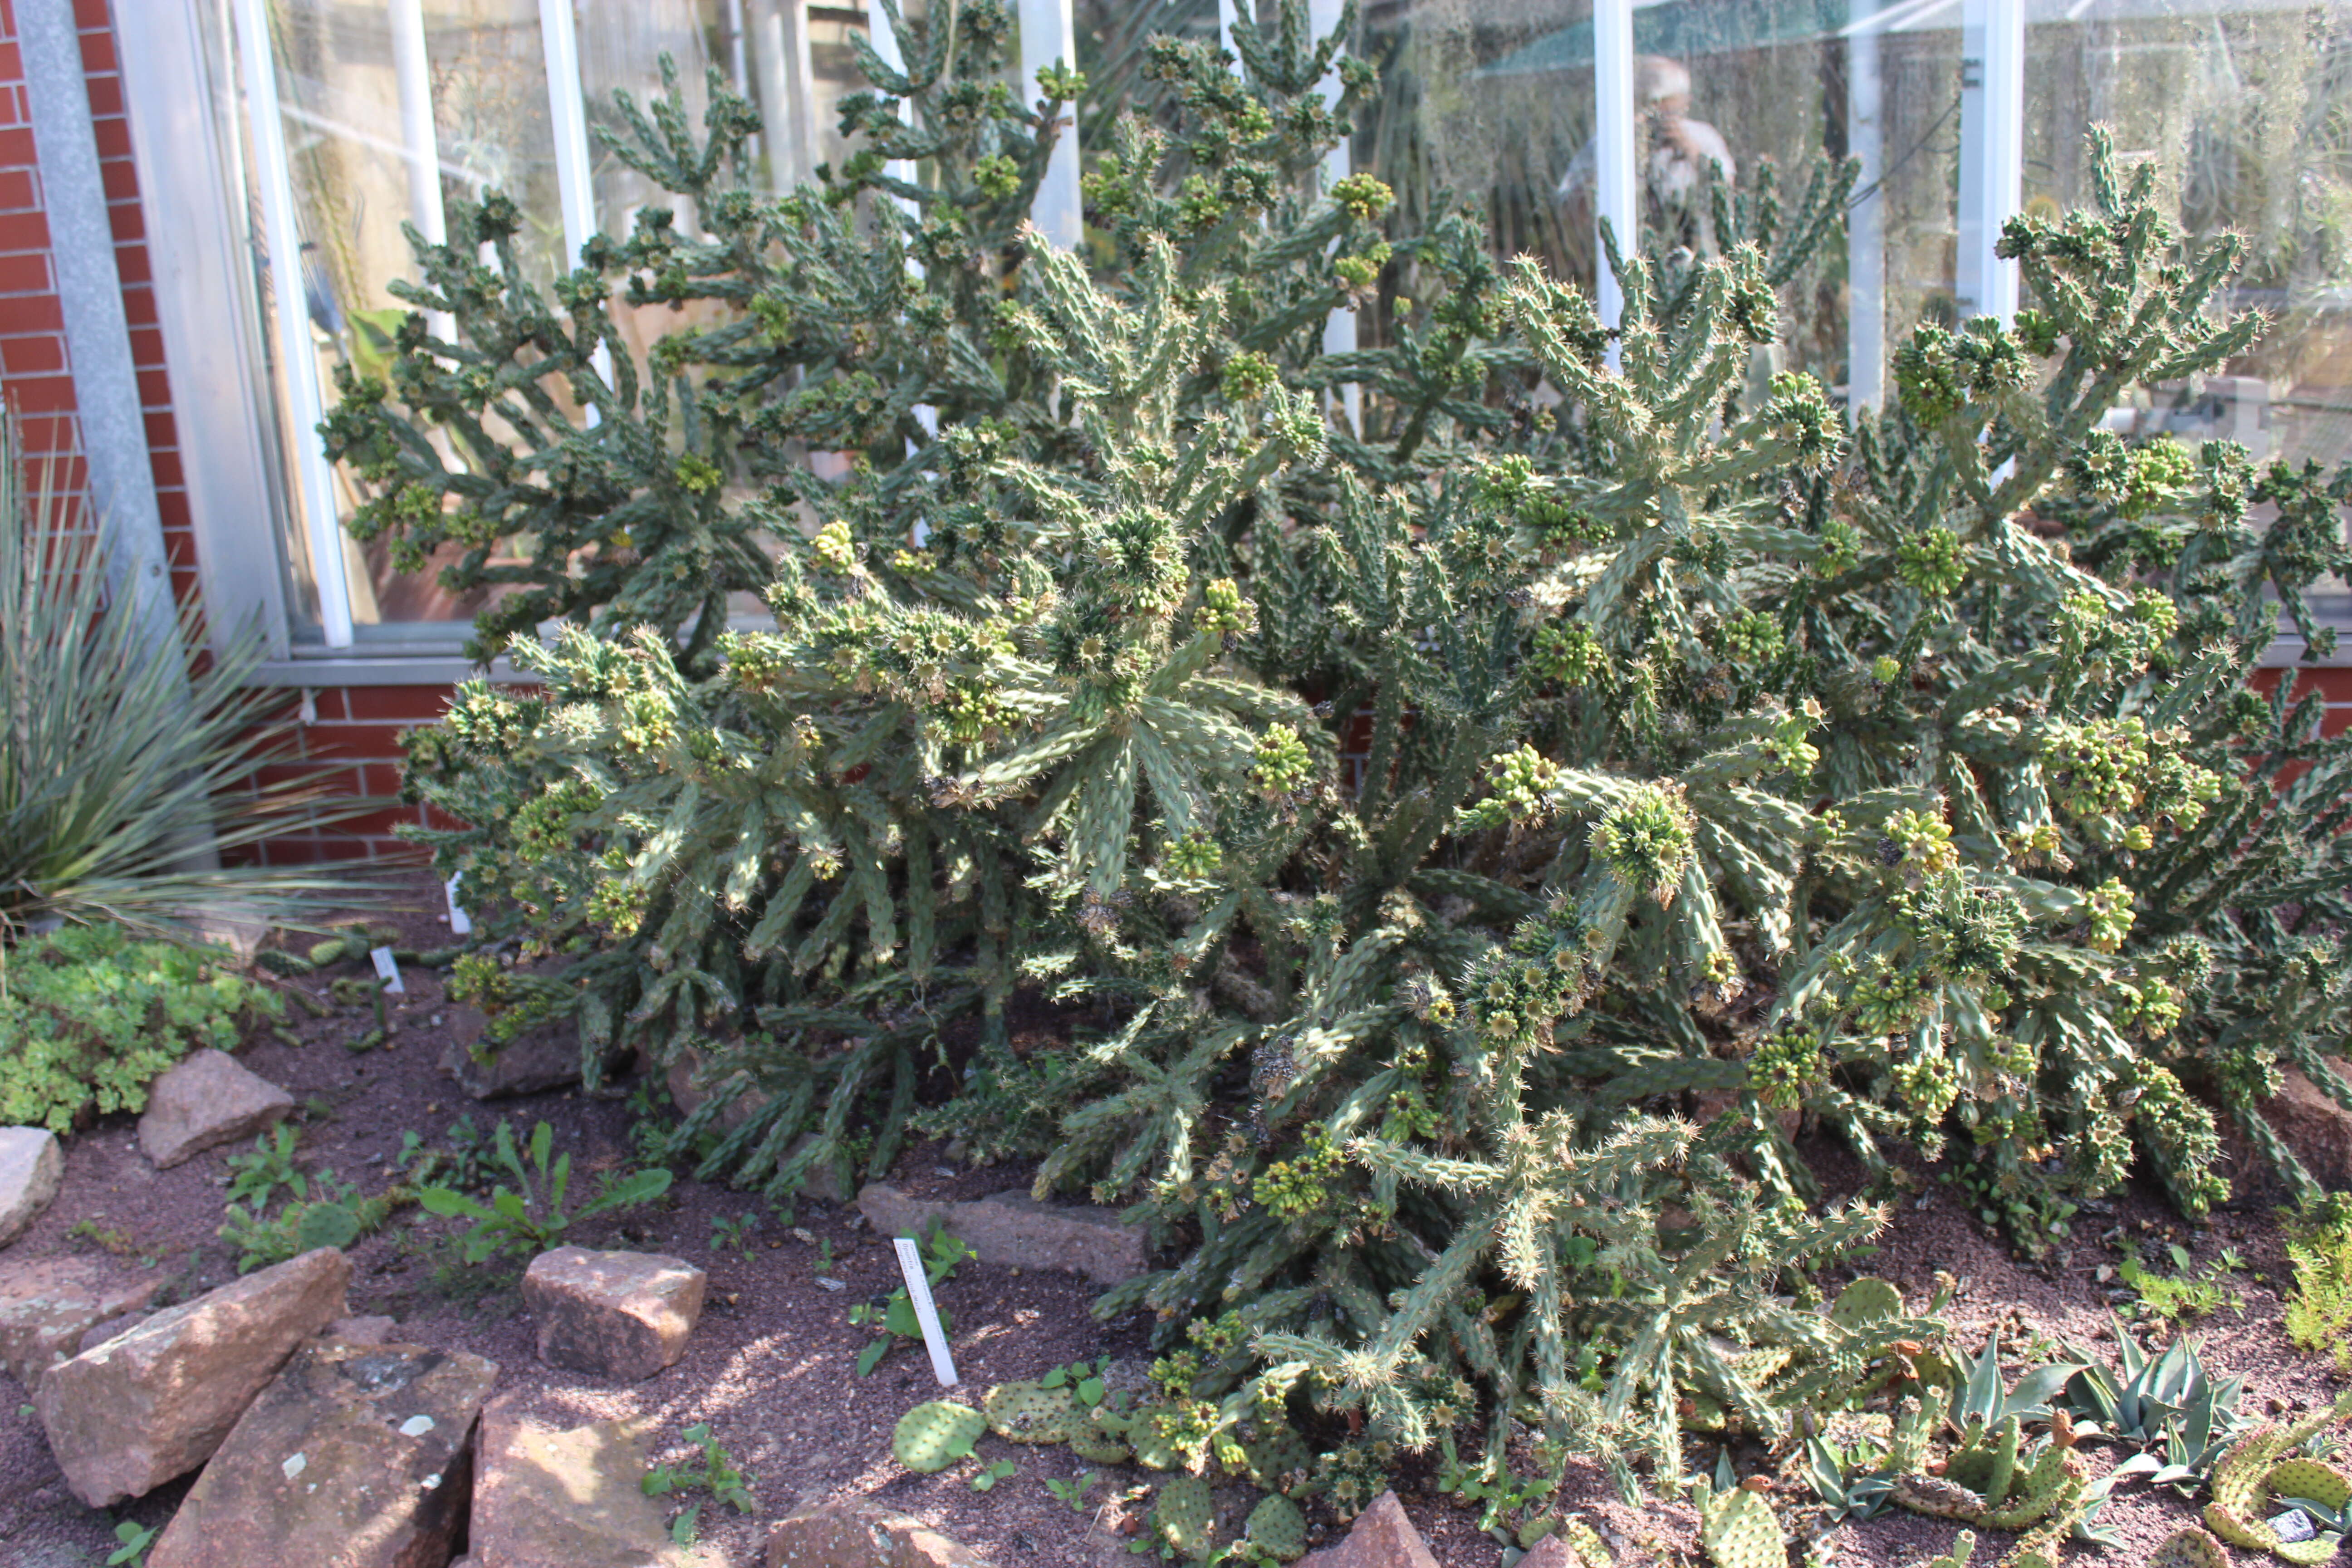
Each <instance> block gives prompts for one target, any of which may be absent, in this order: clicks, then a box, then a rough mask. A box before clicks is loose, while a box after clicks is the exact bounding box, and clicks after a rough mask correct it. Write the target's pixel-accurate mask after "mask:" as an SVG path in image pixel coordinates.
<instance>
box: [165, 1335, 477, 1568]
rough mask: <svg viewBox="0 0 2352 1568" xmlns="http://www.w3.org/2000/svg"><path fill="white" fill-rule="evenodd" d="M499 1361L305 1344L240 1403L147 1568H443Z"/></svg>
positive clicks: (468, 1499) (466, 1496) (467, 1493)
mask: <svg viewBox="0 0 2352 1568" xmlns="http://www.w3.org/2000/svg"><path fill="white" fill-rule="evenodd" d="M498 1379H499V1369H498V1364H497V1363H494V1362H488V1361H485V1360H483V1359H482V1358H481V1357H480V1356H478V1355H469V1354H467V1352H463V1351H440V1350H428V1349H425V1347H423V1346H420V1345H362V1344H349V1343H341V1342H312V1343H310V1344H308V1345H305V1346H303V1347H302V1348H301V1349H300V1350H299V1351H296V1352H294V1355H293V1358H292V1359H291V1360H289V1362H288V1363H286V1366H285V1369H284V1370H283V1371H281V1372H280V1373H278V1375H277V1377H276V1378H274V1379H272V1380H271V1382H270V1384H269V1385H268V1387H266V1388H264V1389H263V1390H262V1391H261V1394H260V1395H259V1397H257V1398H256V1399H255V1400H254V1402H253V1404H252V1405H250V1406H249V1407H248V1408H247V1410H246V1413H245V1415H243V1417H241V1418H240V1419H239V1420H238V1422H237V1424H236V1427H235V1428H234V1429H232V1430H231V1431H230V1433H229V1435H228V1437H227V1439H226V1441H225V1442H223V1443H222V1444H221V1447H220V1451H219V1452H218V1453H216V1454H215V1455H214V1456H213V1458H212V1462H211V1463H209V1464H207V1465H206V1466H205V1473H204V1474H203V1475H201V1476H198V1477H197V1478H196V1484H195V1485H194V1486H193V1487H191V1488H189V1489H188V1495H187V1497H186V1498H185V1499H184V1500H183V1501H182V1502H181V1504H180V1510H179V1512H178V1513H177V1514H176V1515H174V1516H173V1520H172V1522H171V1525H170V1526H169V1527H168V1528H167V1529H166V1530H165V1531H163V1536H162V1537H161V1538H160V1539H159V1540H158V1541H157V1542H155V1544H154V1546H153V1547H152V1549H151V1550H150V1551H149V1552H148V1556H147V1563H148V1568H325V1565H331V1568H441V1565H442V1564H443V1563H446V1562H448V1560H449V1553H450V1552H451V1551H453V1550H454V1549H455V1548H456V1545H457V1538H458V1536H459V1534H460V1533H461V1532H462V1531H463V1530H464V1528H465V1525H466V1520H467V1515H468V1513H469V1512H470V1511H471V1508H472V1503H473V1463H474V1424H475V1420H476V1418H477V1417H478V1415H480V1414H481V1408H482V1401H483V1400H484V1399H486V1398H488V1396H489V1392H490V1388H491V1385H493V1384H496V1383H497V1382H498Z"/></svg>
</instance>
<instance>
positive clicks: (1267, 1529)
mask: <svg viewBox="0 0 2352 1568" xmlns="http://www.w3.org/2000/svg"><path fill="white" fill-rule="evenodd" d="M1242 1533H1243V1534H1244V1535H1245V1536H1247V1537H1248V1538H1249V1541H1250V1543H1251V1544H1252V1545H1255V1546H1259V1547H1263V1548H1264V1549H1265V1552H1266V1553H1267V1554H1268V1555H1269V1556H1272V1557H1274V1558H1276V1559H1277V1560H1279V1561H1281V1562H1284V1563H1295V1562H1297V1560H1298V1559H1299V1558H1301V1557H1303V1556H1305V1555H1306V1554H1307V1516H1306V1515H1305V1514H1303V1513H1301V1512H1299V1511H1298V1505H1297V1503H1295V1502H1293V1501H1291V1500H1289V1499H1288V1498H1286V1497H1283V1496H1281V1495H1280V1494H1279V1493H1277V1494H1275V1495H1273V1496H1270V1497H1265V1498H1261V1499H1260V1500H1258V1505H1257V1506H1256V1507H1255V1508H1254V1509H1252V1510H1250V1516H1249V1522H1248V1523H1247V1524H1245V1525H1244V1526H1243V1527H1242Z"/></svg>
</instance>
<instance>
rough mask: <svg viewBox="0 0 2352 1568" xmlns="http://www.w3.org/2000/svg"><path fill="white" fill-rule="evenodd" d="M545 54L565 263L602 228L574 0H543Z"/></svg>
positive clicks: (604, 357)
mask: <svg viewBox="0 0 2352 1568" xmlns="http://www.w3.org/2000/svg"><path fill="white" fill-rule="evenodd" d="M539 46H540V56H541V61H542V63H543V64H544V65H545V67H546V69H547V110H548V119H549V122H550V123H551V125H552V127H553V128H554V132H555V194H556V200H557V201H558V203H559V204H560V205H562V209H563V250H564V257H563V265H564V268H565V269H566V270H570V269H571V268H576V267H578V266H579V265H580V251H581V248H582V247H583V246H585V245H586V244H587V243H588V241H589V239H590V238H591V237H593V236H594V235H595V233H596V179H595V174H594V171H593V165H592V164H591V163H589V160H588V104H587V100H586V98H585V96H584V95H583V93H582V91H581V88H580V29H579V23H578V20H577V19H576V18H575V17H574V16H572V0H539ZM589 363H592V364H593V365H594V366H595V367H596V374H598V375H599V376H602V377H603V378H604V383H605V384H606V385H608V386H609V385H611V384H612V381H613V353H612V350H611V349H610V348H609V347H608V346H607V345H605V344H604V343H602V342H599V343H598V344H597V345H596V348H595V351H594V352H593V353H591V354H590V355H589ZM581 412H582V415H583V417H584V418H585V419H586V420H587V422H588V424H589V425H590V426H595V425H597V424H599V423H601V422H602V416H601V415H599V414H598V412H597V410H596V406H595V405H593V404H590V405H588V406H587V407H586V408H584V409H583V410H582V411H581Z"/></svg>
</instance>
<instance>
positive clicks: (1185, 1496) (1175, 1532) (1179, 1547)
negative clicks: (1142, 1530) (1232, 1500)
mask: <svg viewBox="0 0 2352 1568" xmlns="http://www.w3.org/2000/svg"><path fill="white" fill-rule="evenodd" d="M1151 1525H1152V1528H1153V1529H1154V1530H1156V1531H1159V1533H1160V1540H1162V1541H1164V1542H1167V1543H1168V1544H1169V1545H1170V1546H1171V1547H1172V1548H1173V1549H1174V1550H1175V1551H1176V1552H1177V1553H1178V1554H1179V1555H1180V1556H1183V1557H1186V1558H1190V1559H1192V1560H1194V1561H1198V1560H1200V1559H1202V1558H1204V1557H1206V1556H1208V1554H1209V1549H1210V1547H1211V1546H1212V1545H1213V1544H1214V1542H1215V1540H1216V1533H1217V1500H1216V1498H1215V1496H1214V1495H1213V1494H1212V1493H1211V1492H1210V1490H1209V1483H1208V1482H1206V1481H1204V1480H1202V1479H1201V1478H1200V1477H1198V1476H1178V1477H1177V1478H1176V1479H1174V1480H1172V1481H1170V1482H1169V1483H1168V1484H1167V1485H1166V1486H1164V1487H1162V1488H1160V1500H1159V1501H1157V1502H1155V1503H1153V1504H1152V1506H1151Z"/></svg>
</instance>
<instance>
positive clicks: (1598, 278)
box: [1592, 0, 1642, 369]
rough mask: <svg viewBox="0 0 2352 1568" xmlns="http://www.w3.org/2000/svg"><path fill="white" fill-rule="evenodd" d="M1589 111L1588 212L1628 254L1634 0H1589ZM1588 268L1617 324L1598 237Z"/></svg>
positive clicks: (1632, 207)
mask: <svg viewBox="0 0 2352 1568" xmlns="http://www.w3.org/2000/svg"><path fill="white" fill-rule="evenodd" d="M1592 115H1593V123H1592V152H1593V157H1594V162H1595V166H1594V170H1593V174H1594V179H1593V207H1594V214H1593V216H1594V217H1595V218H1596V219H1601V218H1605V219H1607V220H1608V222H1609V226H1610V227H1611V228H1612V230H1614V231H1615V233H1616V236H1617V245H1618V248H1619V249H1620V250H1622V251H1623V252H1624V253H1625V254H1627V255H1629V256H1630V255H1633V254H1635V253H1637V252H1638V251H1639V250H1640V248H1641V245H1642V227H1641V225H1642V206H1641V202H1642V192H1641V186H1640V184H1639V183H1638V182H1637V181H1636V179H1635V178H1634V169H1633V163H1634V159H1633V142H1634V124H1633V0H1594V3H1593V6H1592ZM1595 227H1596V231H1597V228H1598V224H1597V223H1596V226H1595ZM1592 267H1593V282H1594V284H1595V285H1596V287H1595V289H1594V298H1595V299H1596V300H1598V301H1599V303H1600V306H1601V324H1602V325H1604V326H1610V327H1613V326H1616V325H1617V324H1618V323H1619V322H1620V321H1622V320H1623V319H1624V314H1625V294H1624V290H1623V289H1621V288H1620V287H1619V286H1618V282H1617V275H1616V274H1615V273H1613V272H1612V271H1610V270H1609V257H1608V253H1607V252H1606V251H1604V250H1602V249H1601V248H1600V244H1599V241H1598V239H1597V237H1596V239H1595V241H1594V248H1593V258H1592ZM1609 363H1610V365H1611V367H1612V369H1613V368H1614V367H1615V366H1616V363H1617V345H1616V344H1614V343H1612V344H1610V345H1609Z"/></svg>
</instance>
